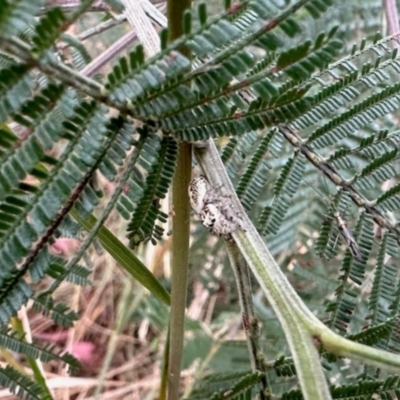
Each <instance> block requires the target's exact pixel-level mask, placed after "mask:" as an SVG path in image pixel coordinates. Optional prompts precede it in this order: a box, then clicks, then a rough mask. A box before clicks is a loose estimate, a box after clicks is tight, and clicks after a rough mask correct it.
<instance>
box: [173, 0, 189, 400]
mask: <svg viewBox="0 0 400 400" xmlns="http://www.w3.org/2000/svg"><path fill="white" fill-rule="evenodd" d="M190 5H191V1H190V0H168V1H167V18H168V32H169V38H168V39H169V41H170V42H171V41H173V40H175V39H177V38H178V37H179V36H181V35H182V33H183V29H182V28H183V26H182V21H183V13H184V11H185V10H186V9H189V8H190ZM181 52H182V53H183V54H184V55H186V56H189V53H188V51H187V49H185V48H183V49H181ZM191 171H192V146H191V145H190V144H189V143H184V142H182V143H180V144H179V147H178V163H177V166H176V171H175V175H174V180H173V183H172V206H173V219H172V233H173V237H172V249H171V265H172V286H171V315H170V324H169V335H170V336H169V339H170V342H169V346H170V347H169V360H168V400H177V399H178V398H179V386H180V373H181V363H182V353H183V339H184V320H185V309H186V293H187V281H188V263H189V239H190V203H189V196H188V194H187V190H188V187H189V183H190V179H191Z"/></svg>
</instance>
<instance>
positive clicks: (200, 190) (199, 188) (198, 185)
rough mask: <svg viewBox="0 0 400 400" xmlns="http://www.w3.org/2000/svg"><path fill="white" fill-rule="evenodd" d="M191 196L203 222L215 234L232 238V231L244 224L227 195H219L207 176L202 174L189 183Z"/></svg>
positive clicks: (191, 200) (198, 215) (195, 209)
mask: <svg viewBox="0 0 400 400" xmlns="http://www.w3.org/2000/svg"><path fill="white" fill-rule="evenodd" d="M189 198H190V203H191V205H192V208H193V210H194V211H195V213H196V215H197V217H198V218H199V219H200V221H201V223H202V224H203V225H204V226H205V227H206V228H207V229H208V230H209V231H210V232H211V233H213V234H214V235H218V236H222V237H223V238H225V239H226V240H230V241H231V240H232V235H231V233H232V232H233V231H234V230H236V229H237V228H238V227H241V226H242V222H241V219H240V218H239V217H238V216H237V215H236V214H235V212H234V208H233V205H232V202H231V201H230V198H229V197H227V196H218V194H217V192H216V191H215V190H214V189H213V188H212V187H211V185H210V184H209V182H208V180H207V178H206V177H205V176H204V175H200V176H198V177H197V178H194V179H193V180H192V181H191V182H190V185H189Z"/></svg>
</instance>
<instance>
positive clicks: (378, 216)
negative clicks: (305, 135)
mask: <svg viewBox="0 0 400 400" xmlns="http://www.w3.org/2000/svg"><path fill="white" fill-rule="evenodd" d="M278 130H279V132H280V133H281V134H282V135H283V137H284V138H285V139H286V140H287V141H288V142H289V143H290V144H291V145H292V146H293V147H294V148H296V149H298V150H299V151H300V152H301V153H302V154H303V155H304V156H305V157H307V159H308V160H309V161H311V163H312V164H313V165H314V166H315V167H316V168H318V169H319V170H320V171H321V172H322V173H323V174H324V175H325V176H326V177H327V178H328V179H329V180H330V181H331V182H332V183H333V184H335V185H336V186H339V187H341V188H342V189H343V190H344V191H345V192H347V193H348V194H349V196H350V198H351V199H352V201H353V202H354V204H356V205H357V207H358V208H364V209H365V211H366V212H367V213H368V214H370V215H372V218H373V220H374V221H375V222H376V223H377V224H378V225H379V226H380V227H381V228H383V229H387V230H388V231H389V232H390V233H392V234H393V235H394V236H396V238H397V242H398V243H399V244H400V229H399V228H397V227H396V226H395V225H393V224H392V223H391V222H390V221H389V220H388V219H387V218H386V217H385V216H384V214H383V213H382V212H381V211H380V210H379V209H378V208H377V207H375V205H374V203H372V202H370V201H368V200H367V199H365V197H364V196H362V195H361V194H359V193H358V191H357V190H356V189H355V188H354V187H353V185H352V182H351V181H347V180H345V179H343V178H342V177H341V176H340V175H339V173H338V172H337V171H336V170H335V168H334V167H332V166H331V165H330V164H329V163H327V162H326V161H325V159H323V158H322V157H321V156H320V155H319V154H317V153H316V152H315V151H314V150H313V149H312V148H311V146H310V145H308V144H306V143H305V142H304V141H303V140H302V138H301V137H300V136H299V135H298V134H297V132H296V130H295V129H293V128H291V127H289V126H287V125H280V126H279V127H278Z"/></svg>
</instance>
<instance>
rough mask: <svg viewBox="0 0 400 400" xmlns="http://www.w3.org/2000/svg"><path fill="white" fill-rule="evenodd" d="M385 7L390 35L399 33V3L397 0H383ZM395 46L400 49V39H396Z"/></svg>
mask: <svg viewBox="0 0 400 400" xmlns="http://www.w3.org/2000/svg"><path fill="white" fill-rule="evenodd" d="M383 9H384V10H385V17H386V21H387V31H388V32H387V33H388V35H394V34H396V33H397V34H398V33H399V32H400V26H399V16H398V13H397V5H396V1H395V0H383ZM394 43H395V45H394V46H395V47H396V48H397V49H400V43H399V41H398V40H395V41H394Z"/></svg>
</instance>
